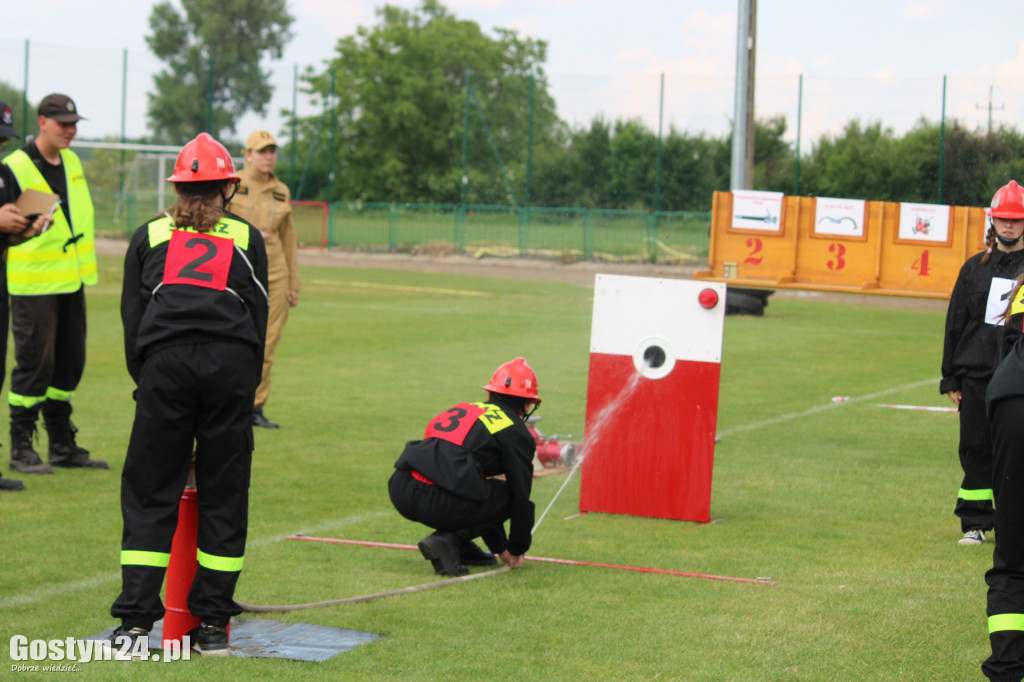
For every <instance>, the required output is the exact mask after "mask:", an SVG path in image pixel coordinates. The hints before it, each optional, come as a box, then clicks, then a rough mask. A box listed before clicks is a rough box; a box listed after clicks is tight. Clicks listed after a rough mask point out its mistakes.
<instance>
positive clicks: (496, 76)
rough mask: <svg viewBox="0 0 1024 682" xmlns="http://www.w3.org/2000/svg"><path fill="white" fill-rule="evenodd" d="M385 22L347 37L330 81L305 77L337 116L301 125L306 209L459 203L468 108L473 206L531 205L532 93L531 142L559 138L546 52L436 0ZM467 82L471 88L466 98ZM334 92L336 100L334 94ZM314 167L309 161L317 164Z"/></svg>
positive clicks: (386, 14) (385, 16) (391, 13)
mask: <svg viewBox="0 0 1024 682" xmlns="http://www.w3.org/2000/svg"><path fill="white" fill-rule="evenodd" d="M377 16H378V19H379V21H378V23H377V25H375V26H372V27H360V28H359V29H358V30H357V32H356V34H355V35H354V36H349V37H346V38H342V39H341V40H340V41H339V42H338V45H337V48H336V50H337V56H336V57H335V58H334V59H333V60H332V61H331V63H330V64H329V65H328V69H327V70H326V71H325V72H322V73H319V74H307V79H308V82H309V83H310V87H311V90H312V91H313V92H315V93H317V94H318V95H319V96H320V97H321V98H322V100H321V101H322V102H326V103H327V109H328V114H327V115H325V116H321V117H312V118H309V119H306V120H305V121H302V122H301V127H302V130H303V133H304V135H308V136H307V137H304V138H303V139H304V140H305V141H304V142H303V143H302V144H301V146H300V149H299V150H298V151H299V154H298V158H299V159H301V160H299V161H297V163H298V164H299V165H301V166H303V167H305V166H306V165H308V166H309V169H310V171H309V172H308V173H306V174H305V177H306V184H305V186H304V188H303V191H302V194H303V196H304V197H305V198H313V197H315V196H320V197H323V196H326V195H327V194H328V191H327V187H326V184H325V183H326V181H327V176H328V175H329V172H328V170H327V168H328V167H329V160H328V158H327V155H328V154H329V151H330V149H331V147H332V145H331V144H330V141H331V134H332V131H331V128H332V126H333V127H334V130H333V134H334V141H335V142H334V149H335V161H334V163H335V166H334V172H335V178H336V179H335V181H334V186H333V188H331V191H330V196H331V197H334V198H341V197H344V198H346V199H350V200H354V199H360V200H365V201H395V202H402V201H418V202H445V203H453V202H458V201H459V200H460V198H461V192H462V186H461V178H462V149H463V131H464V130H466V127H465V125H464V123H463V121H464V113H465V107H466V104H467V95H468V98H469V99H468V103H469V128H468V131H469V132H468V137H469V145H468V149H469V159H468V161H469V163H468V173H467V175H468V180H469V182H468V185H467V187H466V190H467V195H466V200H467V202H468V203H489V204H511V203H513V197H514V201H515V203H517V204H520V205H521V204H522V203H523V202H524V199H525V166H526V157H527V148H528V145H527V138H528V133H529V127H530V107H529V104H528V103H529V101H530V90H531V81H532V87H533V102H534V106H533V136H534V142H535V145H536V146H537V147H538V148H539V147H541V146H543V145H545V144H547V143H548V142H549V141H550V140H552V139H553V137H554V136H555V135H556V128H557V117H556V116H555V112H554V102H553V100H552V99H551V97H550V96H549V95H548V92H547V83H546V81H545V79H544V72H543V69H542V65H543V63H544V60H545V57H546V50H547V46H546V44H545V43H544V42H543V41H536V40H533V39H530V38H521V37H520V36H519V35H518V33H517V32H516V31H513V30H506V29H495V31H494V33H495V37H489V36H487V35H485V34H484V33H483V32H482V31H481V29H480V27H479V26H478V25H477V24H476V23H475V22H472V21H462V20H459V19H457V18H456V17H454V16H453V15H451V14H449V13H448V11H447V9H446V8H445V7H444V5H442V4H441V3H440V2H438V1H437V0H424V2H423V3H422V5H421V6H420V7H418V8H416V9H415V10H407V9H403V8H399V7H394V6H391V5H387V6H385V7H383V8H382V9H379V10H378V11H377ZM467 73H468V74H469V83H470V87H469V88H468V91H467V87H466V85H467V84H466V79H467ZM332 92H333V93H335V95H334V97H333V98H332V97H331V93H332ZM311 153H312V154H313V158H310V154H311Z"/></svg>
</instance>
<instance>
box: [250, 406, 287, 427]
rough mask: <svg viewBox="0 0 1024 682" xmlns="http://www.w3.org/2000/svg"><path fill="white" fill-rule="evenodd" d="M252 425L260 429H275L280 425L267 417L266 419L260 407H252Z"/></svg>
mask: <svg viewBox="0 0 1024 682" xmlns="http://www.w3.org/2000/svg"><path fill="white" fill-rule="evenodd" d="M252 425H253V426H258V427H260V428H262V429H276V428H279V427H280V426H281V425H280V424H278V423H277V422H272V421H270V420H269V419H267V418H266V416H265V415H264V414H263V408H262V407H254V408H252Z"/></svg>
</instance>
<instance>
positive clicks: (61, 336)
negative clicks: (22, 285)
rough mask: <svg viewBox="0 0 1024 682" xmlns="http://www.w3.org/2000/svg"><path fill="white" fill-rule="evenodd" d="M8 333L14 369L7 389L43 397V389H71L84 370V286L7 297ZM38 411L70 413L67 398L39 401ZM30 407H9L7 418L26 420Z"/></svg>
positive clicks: (31, 415)
mask: <svg viewBox="0 0 1024 682" xmlns="http://www.w3.org/2000/svg"><path fill="white" fill-rule="evenodd" d="M11 333H12V335H13V336H14V359H15V365H14V369H13V370H12V371H11V391H12V392H13V393H16V394H18V395H20V396H25V397H40V398H41V397H43V396H45V395H46V390H47V389H48V388H51V387H52V388H56V389H59V390H61V391H68V392H72V391H74V390H75V389H76V388H78V383H79V381H81V379H82V373H83V372H84V371H85V335H86V313H85V287H81V288H80V289H79V290H78V291H76V292H74V293H70V294H48V295H44V296H11ZM40 405H41V407H42V410H43V414H44V416H51V417H53V418H56V419H60V418H65V417H67V416H68V415H70V414H71V403H69V402H67V401H63V400H47V401H46V402H45V403H42V402H41V403H40ZM40 405H37V406H35V407H34V408H24V407H16V406H11V421H16V422H20V423H26V424H32V423H34V422H35V421H36V418H37V416H38V414H39V409H40Z"/></svg>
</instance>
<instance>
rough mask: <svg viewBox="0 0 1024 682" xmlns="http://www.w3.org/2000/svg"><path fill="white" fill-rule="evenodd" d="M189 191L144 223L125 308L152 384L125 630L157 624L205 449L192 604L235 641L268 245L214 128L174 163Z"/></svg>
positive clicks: (130, 337)
mask: <svg viewBox="0 0 1024 682" xmlns="http://www.w3.org/2000/svg"><path fill="white" fill-rule="evenodd" d="M168 180H169V181H170V182H173V183H174V187H175V190H176V191H177V193H178V201H177V203H175V205H174V206H173V208H171V210H170V211H169V212H168V213H167V214H165V215H164V216H161V217H159V218H157V219H155V220H153V221H151V222H149V223H148V224H145V225H143V226H142V227H140V228H139V229H138V230H137V231H136V232H135V235H134V236H133V237H132V240H131V243H130V244H129V246H128V253H127V254H126V256H125V264H124V288H123V291H122V295H121V319H122V321H123V323H124V346H125V357H126V360H127V363H128V372H129V373H130V374H131V376H132V379H134V380H135V383H136V384H137V385H138V390H137V391H136V393H135V400H136V409H135V423H134V424H133V426H132V434H131V440H130V441H129V443H128V455H127V457H126V459H125V464H124V472H123V474H122V476H121V514H122V516H123V518H124V534H123V537H122V541H121V580H122V588H121V594H120V596H118V598H117V600H116V601H115V602H114V604H113V606H111V608H110V613H111V615H112V616H114V617H115V618H120V619H121V623H122V624H121V626H120V627H119V628H117V629H116V630H115V631H114V634H113V635H112V639H113V640H114V641H117V638H118V637H128V638H129V639H131V640H135V639H138V638H139V637H144V636H148V632H149V630H150V629H151V628H152V627H153V623H154V621H156V620H158V619H159V618H161V617H162V616H163V613H164V608H163V604H162V603H161V601H160V585H161V583H162V582H163V578H164V573H165V572H166V569H167V564H168V561H169V559H170V551H171V540H172V538H173V536H174V531H175V526H176V522H177V513H176V511H177V508H178V502H179V500H180V498H181V494H182V490H183V489H184V487H185V482H186V480H187V478H188V475H189V468H190V464H191V463H192V453H193V450H194V451H195V476H196V491H197V496H198V500H199V528H198V537H197V541H198V561H199V566H198V570H197V571H196V577H195V581H194V582H193V583H192V588H191V591H190V592H189V596H188V608H189V610H190V611H191V613H192V614H193V615H194V616H197V617H198V618H200V619H201V621H202V625H201V626H200V628H199V631H198V632H195V633H194V638H193V642H195V643H196V648H197V649H198V650H199V651H201V652H203V653H206V654H215V655H216V654H226V653H227V633H226V631H225V627H226V626H227V624H228V622H229V621H230V619H231V616H232V615H235V614H238V613H239V612H240V611H239V609H238V607H237V606H236V605H235V602H234V598H233V597H234V591H235V584H236V582H237V580H238V575H239V572H240V571H241V570H242V557H243V555H244V553H245V538H246V523H247V517H248V509H249V475H250V470H251V464H252V449H253V437H252V400H253V394H254V392H255V390H256V384H258V383H259V380H260V369H261V366H262V363H263V343H264V339H265V338H266V331H267V329H266V327H267V253H266V249H265V247H264V245H263V238H262V237H261V236H260V233H259V230H257V229H256V228H255V227H253V226H252V225H250V224H249V223H247V222H245V221H243V220H241V219H239V218H238V217H237V216H234V215H232V214H230V213H226V212H225V211H224V210H223V206H224V205H225V204H226V203H227V200H228V199H229V197H228V195H227V192H228V188H229V187H231V186H232V185H234V184H235V183H237V182H238V176H237V175H235V169H234V166H233V164H232V162H231V157H230V156H229V155H228V152H227V150H226V149H225V148H224V147H223V146H222V145H221V144H220V143H219V142H217V141H216V140H214V139H213V138H212V137H210V135H208V134H207V133H201V134H200V135H199V136H198V137H196V138H195V139H194V140H192V141H191V142H189V143H188V144H186V145H185V147H184V148H182V150H181V153H180V154H179V155H178V160H177V163H176V164H175V166H174V175H172V176H171V177H170V178H168Z"/></svg>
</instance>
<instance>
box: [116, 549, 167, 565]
mask: <svg viewBox="0 0 1024 682" xmlns="http://www.w3.org/2000/svg"><path fill="white" fill-rule="evenodd" d="M170 562H171V554H170V552H143V551H140V550H135V549H122V550H121V565H122V566H153V567H154V568H167V564H169V563H170Z"/></svg>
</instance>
